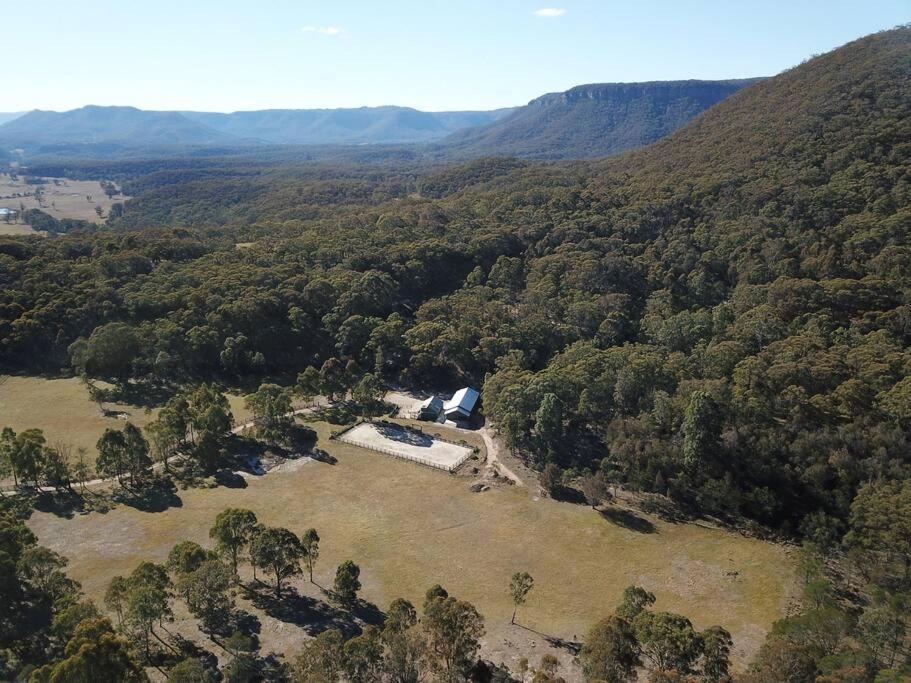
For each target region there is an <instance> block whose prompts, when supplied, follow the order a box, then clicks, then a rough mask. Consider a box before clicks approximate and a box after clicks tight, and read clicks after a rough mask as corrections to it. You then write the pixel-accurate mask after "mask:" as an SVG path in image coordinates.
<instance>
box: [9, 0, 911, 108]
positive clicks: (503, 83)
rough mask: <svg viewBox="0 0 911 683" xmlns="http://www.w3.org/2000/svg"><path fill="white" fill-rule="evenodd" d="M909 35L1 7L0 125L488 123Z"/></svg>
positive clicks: (480, 12)
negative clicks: (367, 119) (163, 117)
mask: <svg viewBox="0 0 911 683" xmlns="http://www.w3.org/2000/svg"><path fill="white" fill-rule="evenodd" d="M541 10H548V11H541ZM909 20H911V0H852V1H847V0H788V1H780V0H753V1H751V2H747V1H746V0H724V1H722V0H692V1H690V0H662V1H659V0H630V1H626V0H543V1H542V2H532V1H529V0H448V1H447V0H401V1H397V0H385V1H381V0H369V1H368V0H335V1H332V2H330V1H328V0H326V1H318V0H256V1H255V2H254V1H252V0H217V1H216V0H45V1H44V2H31V1H29V0H5V1H4V2H2V3H0V21H2V24H3V26H4V30H3V47H4V53H5V55H6V58H5V68H4V69H3V78H2V89H0V111H19V110H26V109H33V108H41V109H55V110H63V109H70V108H73V107H78V106H82V105H84V104H90V103H91V104H129V105H134V106H138V107H142V108H146V109H196V110H212V111H234V110H241V109H263V108H277V107H282V108H284V107H288V108H304V107H352V106H362V105H370V106H374V105H381V104H399V105H407V106H413V107H417V108H419V109H426V110H446V109H491V108H495V107H503V106H510V105H516V104H523V103H525V102H526V101H528V100H529V99H531V98H533V97H536V96H537V95H540V94H542V93H545V92H552V91H556V90H565V89H566V88H569V87H571V86H573V85H578V84H582V83H598V82H611V81H644V80H665V79H682V78H708V79H714V78H737V77H746V76H764V75H773V74H775V73H777V72H779V71H781V70H782V69H785V68H787V67H790V66H793V65H795V64H797V63H799V62H801V61H802V60H803V59H805V58H807V57H808V56H810V55H813V54H816V53H820V52H825V51H827V50H830V49H832V48H834V47H837V46H838V45H841V44H843V43H845V42H848V41H850V40H853V39H854V38H857V37H860V36H862V35H865V34H868V33H872V32H874V31H877V30H880V29H884V28H891V27H893V26H895V25H897V24H900V23H904V22H908V21H909Z"/></svg>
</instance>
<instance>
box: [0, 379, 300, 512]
mask: <svg viewBox="0 0 911 683" xmlns="http://www.w3.org/2000/svg"><path fill="white" fill-rule="evenodd" d="M281 407H284V406H281ZM289 410H290V408H289ZM233 421H234V418H233V415H232V414H231V409H230V405H229V403H228V399H227V398H226V397H225V395H224V394H223V393H222V392H221V391H220V390H219V389H218V388H216V387H215V386H214V385H211V384H201V385H199V386H197V387H196V388H194V389H190V390H187V391H184V392H181V393H179V394H177V395H175V396H174V397H172V398H171V399H170V400H168V401H167V403H166V404H165V405H164V406H163V407H162V408H161V410H160V411H159V413H158V415H157V416H156V418H155V420H153V421H152V422H151V423H149V425H147V426H146V428H145V432H146V433H145V434H143V433H142V431H141V430H140V429H139V428H138V427H136V426H135V425H134V424H132V423H131V422H127V423H126V424H125V425H124V426H123V428H122V429H113V428H108V429H105V431H104V433H103V434H102V435H101V437H100V438H99V439H98V443H97V445H96V451H97V456H96V458H95V463H94V464H95V467H94V470H95V472H96V473H97V474H98V475H99V476H102V477H106V478H116V479H117V482H118V483H119V484H121V485H124V486H127V487H129V488H131V489H139V488H142V487H143V486H145V485H147V484H148V483H149V482H150V481H152V479H153V478H152V476H151V475H152V466H153V464H154V462H160V463H161V464H162V465H163V466H164V468H165V469H166V470H167V469H168V467H169V463H170V460H171V458H172V457H173V456H174V455H176V454H178V453H181V454H183V455H186V456H187V457H188V458H189V463H188V464H189V465H190V466H191V467H194V466H198V467H199V468H200V469H202V470H208V469H210V468H211V467H212V466H213V465H214V464H215V463H216V461H217V459H218V457H219V455H220V454H221V452H222V450H223V448H224V445H225V441H226V439H227V438H228V437H229V436H230V434H231V427H232V424H233ZM91 472H92V470H91V467H90V465H89V463H88V459H87V452H86V451H85V450H84V449H78V451H77V452H76V453H74V452H73V448H72V447H71V446H70V445H68V444H67V443H63V442H61V443H54V444H48V442H47V439H46V438H45V436H44V432H43V431H42V430H40V429H26V430H23V431H21V432H19V433H18V434H17V433H16V432H15V431H14V430H13V429H12V428H11V427H4V428H3V430H2V431H0V480H3V479H7V478H10V477H11V478H12V479H13V483H14V485H15V486H16V487H17V488H18V487H19V486H20V485H30V486H34V487H35V488H38V487H39V486H49V487H53V488H55V489H56V490H58V491H69V492H71V493H73V492H75V491H74V489H73V486H74V484H84V482H85V481H87V480H88V479H89V477H90V476H91ZM0 495H2V494H0Z"/></svg>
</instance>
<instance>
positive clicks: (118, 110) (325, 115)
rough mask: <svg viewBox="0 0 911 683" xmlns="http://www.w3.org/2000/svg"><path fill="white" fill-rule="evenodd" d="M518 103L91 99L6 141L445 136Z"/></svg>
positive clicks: (14, 130) (29, 123) (16, 125)
mask: <svg viewBox="0 0 911 683" xmlns="http://www.w3.org/2000/svg"><path fill="white" fill-rule="evenodd" d="M512 111H513V110H512V109H497V110H493V111H477V112H476V111H450V112H423V111H418V110H417V109H410V108H408V107H361V108H359V109H268V110H263V111H249V112H235V113H233V114H220V113H212V112H176V111H145V110H141V109H136V108H135V107H99V106H94V105H90V106H87V107H82V108H80V109H73V110H71V111H66V112H53V111H40V110H35V111H31V112H28V113H26V114H23V115H21V116H18V117H16V118H14V119H12V120H9V121H8V122H7V123H3V124H2V125H0V144H3V145H5V146H7V147H9V146H14V147H29V146H33V147H34V146H42V145H61V144H75V145H92V144H105V145H110V144H121V145H124V146H131V147H144V146H161V145H175V146H208V145H221V146H232V145H233V146H245V145H260V144H278V145H360V144H391V143H418V142H430V141H433V140H440V139H442V138H444V137H446V136H447V135H449V134H451V133H453V132H454V131H457V130H459V129H462V128H467V127H471V126H480V125H483V124H488V123H491V122H494V121H496V120H497V119H499V118H500V117H502V116H504V115H506V114H509V113H511V112H512Z"/></svg>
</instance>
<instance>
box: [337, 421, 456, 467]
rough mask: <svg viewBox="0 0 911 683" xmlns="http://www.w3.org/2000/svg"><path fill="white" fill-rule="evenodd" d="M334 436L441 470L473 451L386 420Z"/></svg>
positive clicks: (454, 465) (345, 441) (356, 426)
mask: <svg viewBox="0 0 911 683" xmlns="http://www.w3.org/2000/svg"><path fill="white" fill-rule="evenodd" d="M335 438H336V439H337V440H338V441H341V442H343V443H347V444H351V445H352V446H358V447H360V448H366V449H367V450H371V451H376V452H377V453H382V454H384V455H390V456H392V457H395V458H401V459H402V460H410V461H411V462H416V463H418V464H420V465H425V466H426V467H433V468H434V469H438V470H443V471H444V472H454V471H455V470H456V469H458V468H459V466H461V465H462V463H464V462H465V461H466V460H467V459H468V458H469V457H471V454H472V452H473V451H472V449H471V448H468V447H467V446H462V445H460V444H456V443H453V442H451V441H445V440H443V439H438V438H435V437H431V436H428V435H426V434H423V433H421V432H417V431H415V430H412V429H409V428H407V427H403V426H401V425H396V424H392V423H389V422H379V423H374V422H362V423H360V424H357V425H355V426H354V427H352V428H351V429H348V430H346V431H344V432H342V433H341V434H338V435H336V437H335Z"/></svg>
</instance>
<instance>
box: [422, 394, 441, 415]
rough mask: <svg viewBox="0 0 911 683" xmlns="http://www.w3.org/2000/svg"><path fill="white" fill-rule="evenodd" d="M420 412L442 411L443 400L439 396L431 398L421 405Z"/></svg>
mask: <svg viewBox="0 0 911 683" xmlns="http://www.w3.org/2000/svg"><path fill="white" fill-rule="evenodd" d="M421 410H435V411H437V412H439V411H441V410H443V399H441V398H440V397H439V396H431V397H430V398H428V399H427V400H425V401H424V402H423V403H421Z"/></svg>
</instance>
